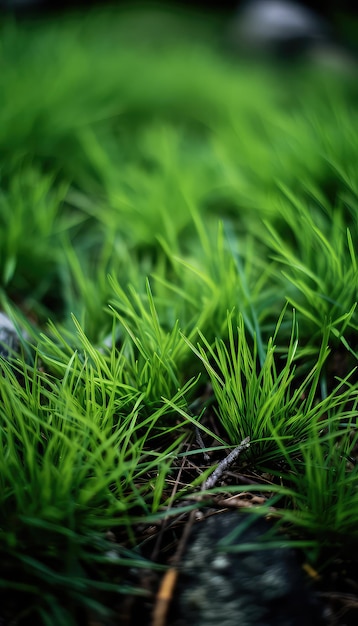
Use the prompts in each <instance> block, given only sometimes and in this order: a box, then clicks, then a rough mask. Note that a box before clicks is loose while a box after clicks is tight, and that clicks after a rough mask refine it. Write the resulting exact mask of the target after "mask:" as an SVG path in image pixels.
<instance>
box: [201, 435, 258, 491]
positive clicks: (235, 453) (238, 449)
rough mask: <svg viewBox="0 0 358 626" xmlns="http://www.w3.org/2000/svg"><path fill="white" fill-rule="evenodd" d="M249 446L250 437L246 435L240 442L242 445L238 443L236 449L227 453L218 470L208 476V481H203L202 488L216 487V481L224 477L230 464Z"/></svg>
mask: <svg viewBox="0 0 358 626" xmlns="http://www.w3.org/2000/svg"><path fill="white" fill-rule="evenodd" d="M249 447H250V437H246V439H244V440H243V441H242V442H241V443H240V445H238V446H237V447H236V448H235V449H234V450H232V451H231V452H230V454H228V455H227V457H226V459H223V460H222V461H220V463H219V465H218V466H217V468H216V470H214V471H213V473H212V474H211V476H209V478H207V479H206V481H205V482H204V483H203V485H202V490H203V491H205V490H206V489H211V488H212V487H215V485H216V483H217V482H218V480H219V479H220V478H221V477H222V475H223V474H224V472H225V471H226V470H227V469H228V467H230V465H231V464H232V463H233V462H234V461H235V460H236V459H237V457H238V456H239V455H240V454H241V452H243V451H244V450H247V448H249Z"/></svg>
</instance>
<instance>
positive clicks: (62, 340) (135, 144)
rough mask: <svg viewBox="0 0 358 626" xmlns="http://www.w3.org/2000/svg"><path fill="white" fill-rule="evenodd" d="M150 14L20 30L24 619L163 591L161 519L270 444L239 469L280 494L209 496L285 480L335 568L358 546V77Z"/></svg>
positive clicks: (12, 468) (14, 547)
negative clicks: (270, 58)
mask: <svg viewBox="0 0 358 626" xmlns="http://www.w3.org/2000/svg"><path fill="white" fill-rule="evenodd" d="M147 17H148V16H147ZM146 19H147V18H145V16H144V14H141V13H133V14H125V13H123V14H121V13H118V12H116V11H114V9H113V11H112V12H109V11H108V10H107V11H103V12H100V13H94V14H92V13H91V12H89V13H88V14H87V15H86V17H83V16H76V15H72V16H71V17H67V18H66V17H64V18H59V19H57V20H56V21H55V20H49V19H48V20H45V21H44V22H41V21H38V22H37V21H36V20H34V21H32V22H28V23H16V22H15V21H13V20H11V19H10V18H9V19H8V20H7V21H6V20H5V21H4V23H3V24H2V26H1V35H2V37H1V40H2V43H1V48H0V67H1V71H0V102H1V103H2V104H1V106H0V302H1V308H2V309H3V310H4V311H5V312H6V313H7V314H8V315H9V316H10V317H11V319H13V321H14V323H15V325H16V326H17V328H19V329H24V330H25V331H26V333H25V334H24V338H23V339H22V342H21V349H20V352H19V353H18V354H17V353H15V354H13V355H12V357H11V358H10V359H7V360H6V359H3V358H1V363H0V365H1V377H0V396H1V402H0V419H1V429H0V446H1V455H0V482H1V491H0V502H1V506H0V533H1V547H0V553H1V562H2V568H1V573H0V587H1V595H2V607H3V608H2V611H3V615H4V618H5V619H9V620H11V619H14V620H15V623H16V624H19V625H22V624H26V623H34V621H36V623H41V624H42V623H43V624H48V625H53V624H56V625H60V624H64V625H65V624H66V625H68V624H73V625H75V624H77V623H79V621H80V619H81V615H82V617H83V614H84V615H85V616H86V619H89V618H90V617H93V616H97V615H99V616H103V615H105V614H107V613H110V611H111V609H113V610H114V613H116V609H115V607H116V606H118V605H119V604H118V603H120V602H121V598H123V597H126V596H128V594H139V595H144V596H146V601H148V602H151V603H153V597H152V596H151V595H150V592H149V591H148V590H146V589H145V587H144V585H143V584H142V582H141V581H142V579H141V575H140V572H141V571H143V572H145V571H148V570H152V571H153V572H154V573H155V572H157V574H156V575H157V582H158V580H159V577H160V573H161V571H162V570H163V569H164V568H165V567H166V566H167V565H168V556H170V549H172V548H170V547H169V548H168V546H167V545H166V543H165V542H166V541H167V540H166V539H165V533H164V539H163V542H164V543H163V545H161V544H160V543H158V544H157V546H159V548H158V547H157V548H154V544H153V539H150V537H149V538H148V536H147V535H146V534H145V531H144V530H143V529H148V528H154V529H156V530H155V533H154V534H155V537H158V536H159V535H158V531H159V529H160V528H161V526H162V525H163V524H164V523H165V522H166V523H167V522H168V520H173V521H174V522H175V521H176V520H177V518H179V516H180V515H181V514H182V513H186V512H187V511H188V510H189V509H191V508H193V507H194V506H198V502H197V495H198V490H199V489H200V486H201V485H203V483H204V481H205V479H206V478H207V477H208V476H209V475H210V474H211V473H212V471H213V470H214V468H215V467H216V465H217V463H218V462H219V460H220V459H222V458H224V457H225V456H226V454H227V451H228V449H230V448H233V447H235V446H237V445H238V444H239V443H240V441H241V440H242V439H244V438H245V437H247V436H250V438H251V444H250V448H249V450H248V452H247V453H244V454H243V455H242V457H241V456H240V457H239V459H238V462H237V466H235V468H236V470H237V471H238V472H239V471H240V470H241V469H242V468H244V470H245V471H246V472H248V473H249V474H250V473H251V474H252V475H254V476H255V480H256V481H257V485H256V486H255V485H251V484H250V486H249V487H248V486H244V487H242V486H241V485H240V484H239V483H237V482H235V480H234V482H231V483H230V484H225V483H224V484H223V485H217V486H216V487H215V489H213V490H212V491H211V493H210V494H209V496H212V498H214V499H215V494H218V493H219V494H221V495H223V494H224V495H225V494H228V495H229V494H233V493H234V494H235V493H236V494H237V493H240V492H241V491H242V492H245V491H249V492H251V493H252V492H254V491H257V492H258V494H261V495H262V494H265V495H266V496H267V498H268V499H267V502H266V504H265V505H264V506H262V507H261V508H260V507H258V509H257V512H258V513H260V514H265V513H267V511H270V514H271V515H272V516H273V517H276V518H277V521H278V524H280V525H282V526H283V527H284V528H285V530H286V532H288V533H289V537H290V536H291V539H292V542H296V544H297V545H298V544H299V545H301V546H305V550H306V556H307V558H309V559H310V560H311V562H312V564H313V565H314V566H315V567H321V565H322V558H321V555H322V554H323V552H324V555H325V558H326V557H327V552H326V551H327V550H328V551H329V550H330V549H331V550H332V555H333V554H334V555H337V554H342V555H344V554H345V553H346V549H347V543H348V542H347V538H348V537H349V542H350V545H351V546H352V545H353V546H355V547H356V546H357V544H358V537H357V530H356V528H357V523H356V521H357V518H358V500H357V487H356V483H357V476H356V474H357V470H356V443H357V429H356V411H357V391H358V384H357V373H356V369H355V368H356V365H357V347H356V346H357V328H358V324H357V311H356V302H357V288H358V285H357V276H358V273H357V258H356V251H355V248H356V245H357V210H358V205H357V202H358V200H357V197H358V185H357V177H356V173H355V169H354V167H355V166H354V164H355V163H356V162H357V158H358V143H357V140H356V132H355V128H356V127H357V97H358V94H357V90H356V87H355V82H356V81H355V77H351V76H349V75H348V74H347V75H339V74H337V73H336V72H335V71H334V70H333V69H332V70H328V69H323V68H322V67H314V66H310V67H306V66H305V65H304V64H303V65H302V66H301V65H297V66H295V68H293V67H281V68H274V67H272V66H270V65H269V64H267V65H262V64H261V65H260V64H257V63H253V62H250V61H248V60H240V59H233V58H228V57H225V55H224V54H223V52H222V51H221V50H220V48H219V46H218V44H217V41H215V37H214V35H213V33H214V32H215V28H217V27H218V26H215V22H214V21H212V20H208V22H207V23H206V24H205V23H204V25H203V24H202V25H201V27H200V32H198V33H197V38H196V39H195V42H194V43H193V36H192V34H193V30H192V29H193V28H194V26H193V24H194V23H195V22H193V21H192V20H193V18H190V17H189V16H181V15H179V14H178V15H175V14H171V15H167V14H165V13H164V12H162V13H161V12H157V13H156V14H155V19H152V21H146ZM173 32H175V33H176V36H175V37H172V35H173ZM143 33H146V36H144V35H143ZM163 33H164V34H163ZM159 34H160V35H161V39H160V44H159V43H158V37H159ZM198 431H199V432H200V433H201V436H202V438H203V440H204V446H205V448H206V449H207V451H208V452H209V453H210V461H209V462H208V463H205V462H203V458H202V454H201V453H200V450H199V449H198V446H199V445H201V444H198V443H197V441H196V433H197V432H198ZM191 459H194V461H193V462H192V463H191ZM199 468H200V469H199ZM235 468H233V471H234V470H235ZM251 474H250V475H251ZM268 476H269V477H270V478H267V477H268ZM209 496H208V494H206V496H205V497H209ZM191 499H192V500H193V503H192V504H191V503H190V502H191ZM204 502H207V500H203V501H202V503H201V504H200V503H199V506H201V505H202V504H203V503H204ZM176 532H177V533H178V534H177V535H176V540H177V538H178V536H179V534H180V527H179V530H177V531H176ZM157 540H158V542H160V536H159V539H157ZM287 541H288V540H287ZM174 543H175V541H174ZM168 551H169V552H168ZM322 567H323V566H322ZM133 571H136V572H137V574H136V576H134V575H133ZM138 572H139V573H138ZM20 607H23V608H20ZM0 617H2V615H0ZM117 618H118V615H117Z"/></svg>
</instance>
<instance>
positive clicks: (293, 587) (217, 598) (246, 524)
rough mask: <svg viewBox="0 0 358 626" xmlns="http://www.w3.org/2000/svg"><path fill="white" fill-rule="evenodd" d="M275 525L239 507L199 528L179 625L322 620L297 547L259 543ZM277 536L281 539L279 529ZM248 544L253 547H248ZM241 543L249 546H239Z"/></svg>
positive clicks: (290, 625) (183, 581) (260, 625)
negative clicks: (244, 512)
mask: <svg viewBox="0 0 358 626" xmlns="http://www.w3.org/2000/svg"><path fill="white" fill-rule="evenodd" d="M272 530H273V527H272V525H271V524H269V523H268V522H266V521H265V520H264V519H262V518H257V516H251V515H249V516H247V515H242V514H240V513H237V512H229V513H220V514H218V515H214V516H212V517H210V518H208V519H206V520H205V521H204V522H202V523H200V524H198V525H197V526H196V527H194V530H193V533H192V536H191V537H190V539H189V545H188V548H187V551H186V553H185V555H184V558H183V562H182V568H181V574H180V577H179V584H178V601H177V602H178V607H177V609H176V611H177V612H178V613H179V615H180V620H179V623H180V624H190V625H191V626H217V625H218V624H219V625H220V626H237V625H238V624H240V626H270V625H272V626H302V624H305V626H318V624H323V621H322V617H321V608H320V606H319V605H318V602H317V601H316V599H315V597H314V595H313V592H310V591H309V590H308V588H307V587H306V585H305V579H304V575H303V572H302V569H301V567H300V565H299V563H298V561H297V557H296V553H295V551H293V550H292V549H288V548H284V547H282V548H281V547H272V548H270V547H269V546H267V545H266V546H264V545H263V547H262V548H260V547H258V545H259V544H260V542H261V541H263V539H262V538H263V536H264V535H265V534H267V533H268V531H272ZM270 538H271V537H270ZM272 538H273V539H275V540H276V541H279V540H280V536H279V535H278V534H277V533H275V534H274V535H273V537H272ZM245 544H251V546H250V545H248V547H247V549H245V548H244V546H245ZM253 544H255V547H253ZM237 546H240V547H241V548H244V550H243V551H240V552H238V551H235V548H237Z"/></svg>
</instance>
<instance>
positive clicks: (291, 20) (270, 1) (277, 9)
mask: <svg viewBox="0 0 358 626" xmlns="http://www.w3.org/2000/svg"><path fill="white" fill-rule="evenodd" d="M327 34H328V33H327V27H326V25H325V23H324V22H323V20H321V19H320V18H319V17H318V16H317V15H316V14H315V13H314V12H313V11H310V10H309V9H308V8H306V7H303V6H302V5H300V4H299V3H297V2H292V1H290V0H251V1H249V2H246V3H245V4H244V6H243V8H240V9H239V11H238V14H237V17H236V19H235V20H234V22H233V23H232V26H231V29H230V33H229V37H230V42H231V44H232V45H233V46H234V47H239V48H242V49H243V50H245V49H246V50H251V51H257V52H262V53H266V54H267V53H272V54H280V53H287V54H289V55H290V54H296V53H297V52H300V51H302V50H304V49H306V48H307V47H309V46H312V45H315V44H317V43H318V42H319V43H321V42H323V41H325V40H326V38H327Z"/></svg>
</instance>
